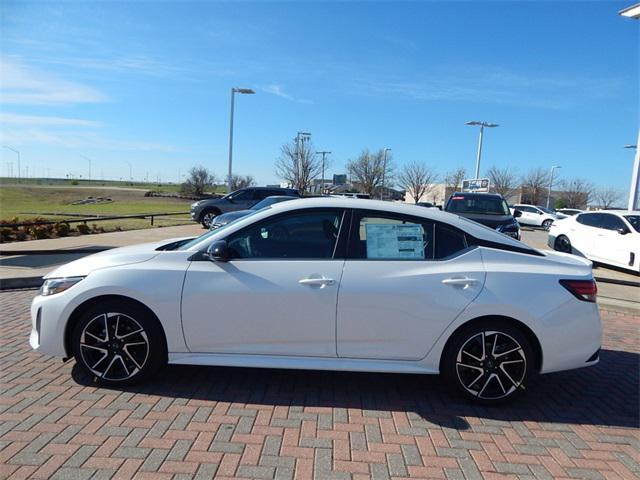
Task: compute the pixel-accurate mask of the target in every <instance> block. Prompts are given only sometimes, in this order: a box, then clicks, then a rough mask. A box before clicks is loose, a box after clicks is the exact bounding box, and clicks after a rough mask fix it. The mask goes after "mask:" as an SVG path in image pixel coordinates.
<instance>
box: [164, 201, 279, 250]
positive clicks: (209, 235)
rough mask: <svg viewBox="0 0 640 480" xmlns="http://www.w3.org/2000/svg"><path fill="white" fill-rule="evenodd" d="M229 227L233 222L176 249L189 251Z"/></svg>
mask: <svg viewBox="0 0 640 480" xmlns="http://www.w3.org/2000/svg"><path fill="white" fill-rule="evenodd" d="M267 208H270V207H265V208H261V209H260V210H255V211H253V212H251V213H250V214H248V215H245V216H244V217H241V218H242V220H244V219H245V218H249V217H251V216H252V215H255V214H256V213H259V212H261V211H263V210H266V209H267ZM238 220H240V219H238ZM231 225H235V222H229V223H226V224H224V225H221V226H220V227H218V228H216V229H215V230H209V231H208V232H207V233H204V234H202V235H200V236H199V237H196V238H194V239H193V240H189V241H188V242H187V243H185V244H184V245H180V248H178V249H177V250H189V249H190V248H191V247H193V246H194V245H197V244H198V243H200V242H203V241H204V240H206V239H207V238H209V237H212V236H213V235H217V234H218V233H220V232H221V231H223V230H224V229H225V228H228V227H230V226H231Z"/></svg>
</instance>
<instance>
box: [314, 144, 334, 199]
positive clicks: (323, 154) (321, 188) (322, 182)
mask: <svg viewBox="0 0 640 480" xmlns="http://www.w3.org/2000/svg"><path fill="white" fill-rule="evenodd" d="M316 154H320V155H322V180H321V187H320V192H321V195H323V196H324V157H325V155H330V154H331V152H327V151H322V152H316Z"/></svg>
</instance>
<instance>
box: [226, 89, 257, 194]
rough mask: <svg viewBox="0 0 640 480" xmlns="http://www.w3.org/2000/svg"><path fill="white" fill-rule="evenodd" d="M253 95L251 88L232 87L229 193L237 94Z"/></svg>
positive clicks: (228, 190)
mask: <svg viewBox="0 0 640 480" xmlns="http://www.w3.org/2000/svg"><path fill="white" fill-rule="evenodd" d="M236 93H240V94H243V95H253V94H254V93H256V92H254V91H253V90H251V89H250V88H235V87H234V88H232V89H231V113H230V115H229V174H228V176H227V193H231V178H232V177H233V111H234V105H235V100H234V99H235V94H236Z"/></svg>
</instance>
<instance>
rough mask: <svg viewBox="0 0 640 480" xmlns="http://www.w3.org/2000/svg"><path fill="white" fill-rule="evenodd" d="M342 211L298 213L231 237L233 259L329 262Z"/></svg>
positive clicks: (244, 230) (265, 222) (230, 246)
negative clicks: (318, 260)
mask: <svg viewBox="0 0 640 480" xmlns="http://www.w3.org/2000/svg"><path fill="white" fill-rule="evenodd" d="M341 222H342V211H338V210H329V211H311V212H296V213H290V214H287V215H284V216H278V217H277V218H273V219H268V220H265V221H264V222H260V223H258V224H256V225H251V226H250V227H247V228H245V229H243V230H241V231H240V232H236V233H233V234H231V235H230V236H229V237H228V238H227V239H226V240H227V244H228V246H229V248H230V250H231V255H232V258H234V259H238V258H239V259H251V258H254V259H278V258H279V259H287V258H289V259H329V258H332V257H333V252H334V250H335V246H336V242H337V240H338V233H339V232H340V224H341Z"/></svg>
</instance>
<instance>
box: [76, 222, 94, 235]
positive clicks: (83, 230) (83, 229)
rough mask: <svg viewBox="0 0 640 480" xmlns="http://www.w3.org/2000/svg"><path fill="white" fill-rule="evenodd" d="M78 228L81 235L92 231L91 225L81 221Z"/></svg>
mask: <svg viewBox="0 0 640 480" xmlns="http://www.w3.org/2000/svg"><path fill="white" fill-rule="evenodd" d="M76 229H77V230H78V232H79V233H80V234H81V235H86V234H88V233H89V232H90V231H91V229H90V228H89V225H85V224H84V223H79V224H78V226H77V227H76Z"/></svg>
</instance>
